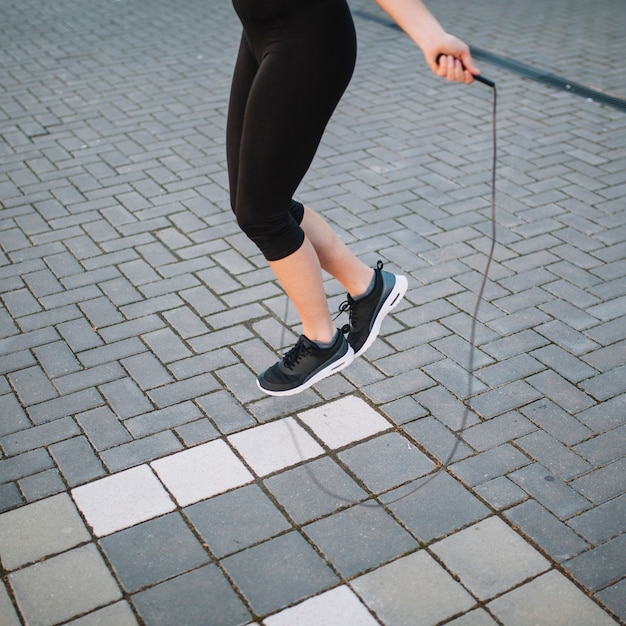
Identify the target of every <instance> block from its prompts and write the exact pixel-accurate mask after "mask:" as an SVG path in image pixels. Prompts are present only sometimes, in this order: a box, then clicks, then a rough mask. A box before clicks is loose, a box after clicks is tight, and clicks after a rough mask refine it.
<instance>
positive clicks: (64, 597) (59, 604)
mask: <svg viewBox="0 0 626 626" xmlns="http://www.w3.org/2000/svg"><path fill="white" fill-rule="evenodd" d="M9 584H10V585H11V587H12V588H13V591H14V593H15V597H16V599H17V604H18V606H19V608H20V611H21V612H22V614H23V615H24V618H25V620H26V621H27V622H28V623H31V624H40V625H41V626H48V625H52V624H58V623H59V622H64V621H67V620H68V619H71V618H72V617H76V616H78V615H80V614H81V613H85V612H87V611H91V610H93V609H95V608H98V607H100V606H103V605H105V604H109V603H110V602H113V601H114V600H118V599H119V598H120V597H121V593H120V590H119V588H118V586H117V584H116V583H115V580H114V579H113V577H112V576H111V574H110V573H109V571H108V569H107V567H106V565H105V563H104V561H103V560H102V557H101V556H100V554H99V553H98V550H97V549H96V547H95V546H94V545H93V544H88V545H86V546H83V547H81V548H75V549H74V550H71V551H70V552H64V553H63V554H61V555H59V556H55V557H53V558H51V559H48V560H47V561H43V562H42V563H37V564H35V565H31V566H30V567H27V568H25V569H22V570H19V571H17V572H14V573H13V574H10V575H9Z"/></svg>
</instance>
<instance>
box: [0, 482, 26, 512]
mask: <svg viewBox="0 0 626 626" xmlns="http://www.w3.org/2000/svg"><path fill="white" fill-rule="evenodd" d="M23 501H24V500H23V498H22V494H21V493H20V491H19V489H18V488H17V485H16V484H15V483H13V482H10V483H4V484H0V512H1V511H9V510H11V509H14V508H15V507H16V506H19V505H20V504H22V503H23Z"/></svg>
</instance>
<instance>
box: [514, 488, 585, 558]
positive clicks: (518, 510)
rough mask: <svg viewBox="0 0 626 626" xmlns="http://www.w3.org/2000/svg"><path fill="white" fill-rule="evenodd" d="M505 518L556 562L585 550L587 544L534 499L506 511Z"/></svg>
mask: <svg viewBox="0 0 626 626" xmlns="http://www.w3.org/2000/svg"><path fill="white" fill-rule="evenodd" d="M505 515H506V517H507V519H508V520H509V521H510V522H511V523H512V524H513V525H514V526H515V528H518V529H520V530H521V531H522V532H523V533H524V534H525V535H526V536H528V537H530V539H531V540H532V541H533V542H534V543H535V544H536V545H538V546H539V547H540V548H541V549H542V550H543V551H544V552H545V553H546V554H548V555H549V556H550V557H551V558H552V559H554V560H555V561H557V562H562V561H564V560H566V559H568V558H571V557H572V556H575V555H576V554H579V553H580V552H582V551H584V550H586V549H587V548H588V547H589V544H588V543H587V542H586V541H584V540H583V539H581V538H580V537H579V536H578V535H577V534H576V533H574V532H573V531H572V530H571V529H570V528H569V527H568V526H566V525H565V524H564V523H563V522H561V521H560V520H558V519H557V518H556V517H554V516H553V515H552V514H551V513H549V512H548V511H547V510H546V509H544V508H543V507H542V506H541V505H540V504H538V503H537V502H535V501H534V500H528V501H527V502H523V503H522V504H519V505H518V506H516V507H514V508H512V509H510V510H508V511H506V513H505Z"/></svg>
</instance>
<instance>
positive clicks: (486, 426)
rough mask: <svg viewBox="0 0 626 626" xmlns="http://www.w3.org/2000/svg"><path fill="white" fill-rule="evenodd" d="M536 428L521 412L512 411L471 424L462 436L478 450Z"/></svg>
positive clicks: (501, 442) (509, 439) (492, 446)
mask: <svg viewBox="0 0 626 626" xmlns="http://www.w3.org/2000/svg"><path fill="white" fill-rule="evenodd" d="M535 430H536V426H535V425H534V424H532V423H531V422H529V421H528V420H527V419H526V418H525V417H523V416H522V415H520V414H519V413H517V412H515V411H512V412H510V413H505V414H504V415H499V416H497V417H494V418H492V419H490V420H487V421H484V422H481V423H480V424H476V425H475V426H470V427H469V428H467V429H466V430H464V431H463V434H462V437H463V439H464V440H465V441H467V443H469V444H470V445H471V446H472V447H473V448H474V449H476V450H478V451H483V450H487V449H489V448H495V447H497V446H499V445H501V444H503V443H507V442H510V441H512V440H513V439H516V438H517V437H521V436H523V435H526V434H528V433H531V432H533V431H535Z"/></svg>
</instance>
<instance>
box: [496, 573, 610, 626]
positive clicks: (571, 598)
mask: <svg viewBox="0 0 626 626" xmlns="http://www.w3.org/2000/svg"><path fill="white" fill-rule="evenodd" d="M487 606H488V608H489V610H490V611H492V612H493V613H494V615H496V617H498V618H499V619H500V620H502V622H503V623H505V624H510V625H511V626H526V624H533V623H534V624H542V623H549V624H555V625H557V624H559V625H563V626H565V624H568V625H569V624H577V625H580V626H583V625H584V624H594V625H595V624H598V626H605V625H606V626H609V625H612V624H615V622H614V621H613V620H612V619H611V618H610V617H609V616H608V615H607V614H606V613H604V612H603V611H602V609H600V608H599V607H598V606H597V605H596V604H594V603H593V602H592V601H591V600H590V599H589V598H588V597H587V596H586V595H585V594H584V593H583V592H582V591H580V589H578V588H577V587H576V586H575V585H573V584H572V583H571V582H570V581H569V580H567V578H565V576H563V575H562V574H560V573H559V572H556V571H554V570H552V571H550V572H548V573H546V574H543V575H542V576H539V577H538V578H536V579H535V580H532V581H530V582H529V583H526V584H525V585H522V586H521V587H518V588H517V589H514V590H513V591H510V592H509V593H507V594H505V595H503V596H502V597H501V598H497V599H496V600H493V601H492V602H490V603H489V604H488V605H487ZM557 606H558V607H559V608H558V610H556V611H555V607H557Z"/></svg>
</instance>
